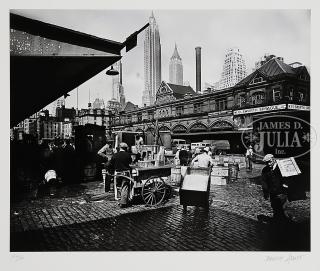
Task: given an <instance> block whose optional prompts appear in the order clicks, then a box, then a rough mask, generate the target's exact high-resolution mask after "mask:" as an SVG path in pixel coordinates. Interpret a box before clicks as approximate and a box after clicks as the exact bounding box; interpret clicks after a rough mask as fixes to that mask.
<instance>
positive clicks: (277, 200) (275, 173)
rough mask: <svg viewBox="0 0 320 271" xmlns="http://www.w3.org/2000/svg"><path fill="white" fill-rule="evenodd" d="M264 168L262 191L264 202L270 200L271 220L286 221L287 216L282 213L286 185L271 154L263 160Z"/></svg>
mask: <svg viewBox="0 0 320 271" xmlns="http://www.w3.org/2000/svg"><path fill="white" fill-rule="evenodd" d="M263 162H265V163H266V166H265V167H264V168H263V169H262V176H261V177H262V178H261V182H262V190H263V196H264V199H265V200H268V199H269V198H270V202H271V207H272V210H273V218H274V219H275V220H276V221H288V220H289V218H288V215H287V214H286V212H285V211H284V207H285V204H286V203H287V195H286V189H287V185H286V184H285V182H284V178H283V177H282V175H281V172H280V169H279V167H278V165H277V161H276V159H275V158H274V156H273V155H272V154H267V155H266V156H265V157H264V158H263Z"/></svg>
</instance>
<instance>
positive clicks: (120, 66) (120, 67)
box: [119, 61, 122, 86]
mask: <svg viewBox="0 0 320 271" xmlns="http://www.w3.org/2000/svg"><path fill="white" fill-rule="evenodd" d="M119 64H120V65H119V69H120V71H119V73H120V85H121V86H122V63H121V61H120V62H119Z"/></svg>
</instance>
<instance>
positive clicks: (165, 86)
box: [112, 58, 310, 153]
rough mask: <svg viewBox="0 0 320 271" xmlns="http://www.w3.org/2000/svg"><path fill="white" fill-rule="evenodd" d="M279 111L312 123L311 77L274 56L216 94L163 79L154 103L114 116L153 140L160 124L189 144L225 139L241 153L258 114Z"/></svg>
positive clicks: (116, 124) (119, 126) (120, 125)
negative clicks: (244, 137) (247, 134)
mask: <svg viewBox="0 0 320 271" xmlns="http://www.w3.org/2000/svg"><path fill="white" fill-rule="evenodd" d="M279 113H281V114H285V115H289V116H293V117H300V118H302V119H304V120H306V121H307V122H308V121H309V115H310V76H309V73H308V71H307V69H306V67H305V66H299V67H296V66H295V67H292V66H290V65H287V64H285V63H284V62H282V61H280V60H279V59H276V58H274V59H271V60H269V61H268V62H267V63H265V64H264V65H263V66H261V67H260V68H259V69H257V70H255V71H254V72H253V73H251V74H250V75H248V76H247V77H245V78H244V79H243V80H241V81H240V82H239V83H237V84H236V85H235V86H233V87H230V88H225V89H222V90H217V91H214V92H211V91H205V92H204V93H201V94H200V93H196V92H195V91H194V90H193V89H192V88H191V87H190V86H180V85H173V84H170V83H166V82H164V81H162V83H161V84H160V87H159V88H158V91H157V94H156V102H155V105H153V106H147V107H143V108H139V109H133V110H124V111H122V112H120V113H119V114H116V115H115V116H114V117H113V121H112V126H113V127H112V129H113V130H126V131H135V132H143V133H145V134H146V137H147V138H148V141H149V142H148V143H149V144H151V143H152V140H153V139H154V136H155V131H156V128H158V130H159V131H160V132H165V131H166V132H170V134H171V137H172V138H182V139H186V140H187V141H189V142H199V141H202V140H221V139H224V140H228V141H229V142H230V152H231V153H243V152H244V149H245V146H244V144H243V143H242V136H243V133H244V131H248V132H249V134H250V132H251V133H252V129H253V127H252V123H253V121H254V120H255V119H256V118H257V117H259V116H260V117H261V116H264V115H268V114H279ZM262 114H264V115H262ZM156 123H157V125H156Z"/></svg>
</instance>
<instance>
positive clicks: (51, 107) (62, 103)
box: [48, 96, 65, 116]
mask: <svg viewBox="0 0 320 271" xmlns="http://www.w3.org/2000/svg"><path fill="white" fill-rule="evenodd" d="M64 106H65V98H64V96H61V97H60V98H58V99H57V100H55V101H54V102H52V103H51V104H50V105H49V106H48V107H49V111H50V114H51V115H52V116H56V110H57V108H61V107H64Z"/></svg>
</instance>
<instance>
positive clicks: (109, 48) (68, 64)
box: [10, 13, 148, 127]
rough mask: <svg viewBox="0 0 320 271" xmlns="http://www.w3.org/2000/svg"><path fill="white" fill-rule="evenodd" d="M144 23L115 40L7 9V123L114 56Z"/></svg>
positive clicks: (81, 80)
mask: <svg viewBox="0 0 320 271" xmlns="http://www.w3.org/2000/svg"><path fill="white" fill-rule="evenodd" d="M147 26H148V24H147V25H145V26H144V27H143V28H141V29H140V30H139V31H136V32H134V33H133V34H132V35H130V37H129V38H127V39H126V41H125V42H122V43H121V42H116V41H111V40H107V39H102V38H99V37H95V36H92V35H88V34H85V33H81V32H77V31H74V30H71V29H67V28H63V27H60V26H56V25H52V24H48V23H44V22H41V21H37V20H33V19H30V18H26V17H23V16H20V15H16V14H12V13H11V14H10V126H11V127H13V126H15V125H17V124H18V123H19V122H20V121H22V120H24V119H26V118H28V117H30V116H31V115H32V114H34V113H36V112H38V111H39V110H41V109H42V108H44V107H45V106H47V105H48V104H50V103H51V102H53V101H55V100H56V99H58V98H59V97H61V96H63V95H66V94H67V93H68V92H69V91H71V90H73V89H75V88H76V87H78V86H79V85H81V84H82V83H84V82H85V81H87V80H88V79H90V78H92V77H93V76H95V75H96V74H98V73H99V72H101V71H103V70H104V69H106V68H107V67H109V66H111V65H112V64H113V63H115V62H117V61H118V60H120V59H121V55H120V54H121V50H122V49H123V48H124V47H126V49H127V51H129V50H130V49H131V48H133V47H134V46H135V44H136V38H137V34H139V33H140V32H141V31H142V30H143V29H145V28H146V27H147Z"/></svg>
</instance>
